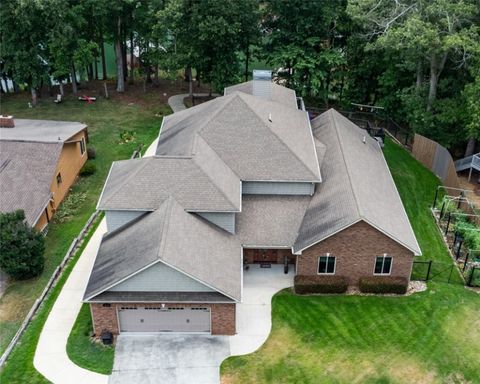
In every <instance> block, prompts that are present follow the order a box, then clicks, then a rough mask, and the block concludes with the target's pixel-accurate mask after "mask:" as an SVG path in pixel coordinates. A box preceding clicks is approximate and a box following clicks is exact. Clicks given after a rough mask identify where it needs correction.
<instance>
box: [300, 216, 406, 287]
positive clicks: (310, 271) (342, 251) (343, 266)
mask: <svg viewBox="0 0 480 384" xmlns="http://www.w3.org/2000/svg"><path fill="white" fill-rule="evenodd" d="M326 253H330V254H331V255H332V256H335V257H336V263H337V264H336V270H335V275H337V276H345V277H346V278H348V280H349V284H350V285H358V280H359V278H360V277H364V276H373V270H374V265H375V258H376V256H382V255H383V254H384V253H386V254H388V255H389V256H392V258H393V264H392V269H391V276H402V277H406V278H407V279H409V278H410V274H411V270H412V265H413V257H414V256H413V253H412V252H411V251H409V250H408V249H406V248H405V247H403V246H402V245H400V244H398V243H397V242H396V241H394V240H392V239H391V238H389V237H388V236H386V235H384V234H383V233H381V232H380V231H378V230H376V229H375V228H373V227H372V226H370V225H369V224H367V223H365V222H363V221H361V222H359V223H357V224H354V225H352V226H351V227H349V228H347V229H345V230H343V231H341V232H339V233H337V234H335V235H333V236H331V237H329V238H327V239H325V240H324V241H322V242H320V243H318V244H315V245H313V246H312V247H310V248H308V249H305V250H304V251H303V252H302V254H301V255H300V256H298V264H297V274H298V275H316V274H317V271H318V257H319V256H322V255H325V254H326Z"/></svg>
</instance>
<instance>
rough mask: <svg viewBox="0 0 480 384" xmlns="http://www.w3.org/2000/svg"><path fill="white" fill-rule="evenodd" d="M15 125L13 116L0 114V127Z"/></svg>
mask: <svg viewBox="0 0 480 384" xmlns="http://www.w3.org/2000/svg"><path fill="white" fill-rule="evenodd" d="M13 127H15V121H14V120H13V116H3V115H0V128H13Z"/></svg>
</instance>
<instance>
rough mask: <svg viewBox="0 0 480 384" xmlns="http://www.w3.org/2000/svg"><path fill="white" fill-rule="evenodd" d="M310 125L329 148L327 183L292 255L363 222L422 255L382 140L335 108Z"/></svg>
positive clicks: (319, 191) (318, 192)
mask: <svg viewBox="0 0 480 384" xmlns="http://www.w3.org/2000/svg"><path fill="white" fill-rule="evenodd" d="M312 127H313V134H314V136H315V137H316V138H318V139H319V140H321V141H322V142H323V143H324V144H325V145H326V152H325V158H324V161H323V163H322V174H323V176H324V181H323V183H321V184H319V185H317V189H316V192H315V194H314V196H313V197H312V199H311V202H310V204H309V206H308V208H307V211H306V213H305V217H304V219H303V222H302V225H301V226H300V231H299V235H298V238H297V239H296V241H295V244H294V247H293V248H294V252H299V251H301V250H303V249H305V248H308V247H309V246H311V245H313V244H316V243H318V242H320V241H322V240H323V239H325V238H327V237H328V236H331V235H332V234H334V233H336V232H337V231H339V230H341V229H343V228H346V227H347V226H350V225H352V224H354V223H355V222H357V221H359V220H363V221H365V222H367V223H369V224H370V225H372V226H374V227H375V228H377V229H378V230H380V231H382V232H383V233H385V234H386V235H387V236H389V237H391V238H392V239H394V240H395V241H397V242H398V243H400V244H402V245H403V246H404V247H406V248H408V249H410V250H411V251H412V252H414V253H415V254H417V255H418V254H420V253H421V251H420V247H419V245H418V243H417V240H416V238H415V235H414V233H413V230H412V227H411V225H410V222H409V220H408V217H407V215H406V213H405V209H404V207H403V205H402V202H401V199H400V196H399V194H398V191H397V188H396V186H395V183H394V181H393V178H392V176H391V174H390V171H389V169H388V166H387V164H386V162H385V159H384V157H383V152H382V150H381V148H380V146H379V145H378V142H377V141H376V140H375V139H373V138H372V137H370V136H369V135H368V133H367V132H366V131H365V130H363V129H361V128H359V127H358V126H356V125H355V124H354V123H352V122H351V121H350V120H348V119H347V118H346V117H344V116H342V115H341V114H340V113H338V112H336V111H335V110H333V109H330V110H329V111H327V112H325V113H323V114H322V115H320V116H318V117H317V118H316V119H314V120H313V121H312ZM364 139H365V143H363V142H362V141H363V140H364Z"/></svg>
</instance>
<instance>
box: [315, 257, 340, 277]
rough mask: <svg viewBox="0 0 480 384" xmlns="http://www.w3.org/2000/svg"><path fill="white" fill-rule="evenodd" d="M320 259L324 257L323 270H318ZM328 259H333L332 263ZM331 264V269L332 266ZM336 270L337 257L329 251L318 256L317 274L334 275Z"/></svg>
mask: <svg viewBox="0 0 480 384" xmlns="http://www.w3.org/2000/svg"><path fill="white" fill-rule="evenodd" d="M322 259H325V263H324V264H325V266H324V271H323V272H321V271H320V265H321V264H322ZM330 260H333V264H331V263H330ZM332 266H333V270H332V268H331V267H332ZM336 272H337V258H336V256H333V255H332V254H331V253H326V254H325V255H322V256H319V257H318V261H317V275H335V273H336Z"/></svg>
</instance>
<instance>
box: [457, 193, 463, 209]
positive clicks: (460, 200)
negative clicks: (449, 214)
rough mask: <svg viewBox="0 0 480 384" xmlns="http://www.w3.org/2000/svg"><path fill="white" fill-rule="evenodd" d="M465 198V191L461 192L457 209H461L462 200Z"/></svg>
mask: <svg viewBox="0 0 480 384" xmlns="http://www.w3.org/2000/svg"><path fill="white" fill-rule="evenodd" d="M463 198H464V195H463V191H462V192H460V196H459V198H458V203H457V209H460V205H461V204H462V200H463Z"/></svg>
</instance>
